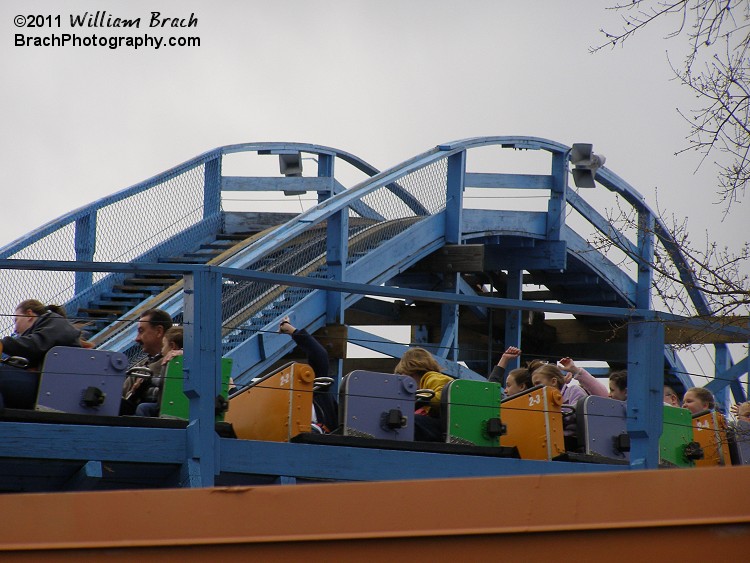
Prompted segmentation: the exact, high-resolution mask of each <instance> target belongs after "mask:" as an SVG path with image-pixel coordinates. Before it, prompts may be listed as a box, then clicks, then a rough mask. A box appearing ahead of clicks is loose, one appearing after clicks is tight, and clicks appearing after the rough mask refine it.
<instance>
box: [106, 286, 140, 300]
mask: <svg viewBox="0 0 750 563" xmlns="http://www.w3.org/2000/svg"><path fill="white" fill-rule="evenodd" d="M117 287H120V288H123V291H126V292H127V293H120V292H116V291H108V292H106V293H102V299H112V300H117V301H125V302H130V301H134V302H138V301H141V300H143V299H146V298H147V297H151V293H149V292H146V291H143V287H134V286H132V290H129V289H124V288H125V286H115V288H117Z"/></svg>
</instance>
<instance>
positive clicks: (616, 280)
mask: <svg viewBox="0 0 750 563" xmlns="http://www.w3.org/2000/svg"><path fill="white" fill-rule="evenodd" d="M563 239H564V240H565V242H566V244H567V245H568V252H569V253H570V254H572V255H575V257H576V258H577V259H579V260H581V261H582V262H584V263H585V264H586V265H587V266H588V267H589V268H591V269H592V270H593V271H594V273H595V274H596V275H597V276H598V277H599V278H600V279H601V280H603V281H605V282H606V283H607V284H608V286H609V287H610V288H612V289H613V290H614V291H616V292H617V293H618V294H619V295H621V296H622V297H623V298H624V299H625V300H626V301H627V302H629V303H632V304H633V305H635V292H636V283H635V282H634V281H633V279H632V278H630V276H628V275H627V274H626V273H625V272H623V271H622V270H621V269H620V268H618V267H617V265H616V264H614V263H613V262H612V261H610V260H609V259H608V258H607V257H606V256H604V255H603V254H600V253H599V252H597V251H596V250H595V249H594V248H593V247H592V246H591V245H590V244H589V243H588V242H586V240H585V239H584V238H583V237H581V236H580V235H579V234H578V233H576V232H575V231H573V230H572V229H571V228H569V227H567V226H566V227H565V229H564V230H563Z"/></svg>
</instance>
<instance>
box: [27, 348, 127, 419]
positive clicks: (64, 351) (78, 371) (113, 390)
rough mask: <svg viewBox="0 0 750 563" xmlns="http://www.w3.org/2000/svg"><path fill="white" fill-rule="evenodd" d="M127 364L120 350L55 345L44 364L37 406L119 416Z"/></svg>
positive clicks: (63, 410)
mask: <svg viewBox="0 0 750 563" xmlns="http://www.w3.org/2000/svg"><path fill="white" fill-rule="evenodd" d="M127 366H128V360H127V357H126V356H125V354H122V353H120V352H110V351H107V350H93V349H88V348H77V347H68V346H55V347H54V348H52V349H51V350H50V351H49V352H47V355H46V356H45V358H44V363H43V364H42V371H41V373H40V377H39V392H38V393H37V399H36V407H35V409H36V410H38V411H48V412H67V413H75V414H97V415H104V416H117V414H118V412H119V409H120V396H121V395H122V385H123V382H124V381H125V370H126V368H127Z"/></svg>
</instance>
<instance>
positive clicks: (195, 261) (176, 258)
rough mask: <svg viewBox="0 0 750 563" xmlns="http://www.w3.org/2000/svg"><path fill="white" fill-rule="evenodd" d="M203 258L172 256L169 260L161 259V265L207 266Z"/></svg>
mask: <svg viewBox="0 0 750 563" xmlns="http://www.w3.org/2000/svg"><path fill="white" fill-rule="evenodd" d="M205 262H206V260H205V259H203V258H188V257H185V256H170V257H169V258H159V263H161V264H205Z"/></svg>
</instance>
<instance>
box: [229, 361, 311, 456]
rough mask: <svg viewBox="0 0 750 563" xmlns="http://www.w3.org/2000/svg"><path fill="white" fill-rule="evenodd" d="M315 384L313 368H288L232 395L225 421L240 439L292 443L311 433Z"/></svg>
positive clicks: (288, 365) (286, 366)
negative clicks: (306, 433) (305, 433)
mask: <svg viewBox="0 0 750 563" xmlns="http://www.w3.org/2000/svg"><path fill="white" fill-rule="evenodd" d="M314 380H315V373H314V372H313V370H312V368H311V367H310V366H309V365H307V364H300V363H296V362H293V363H289V364H286V365H285V366H282V367H281V368H279V369H277V370H274V371H273V372H271V373H269V374H267V375H265V376H263V377H261V378H259V379H257V380H254V381H253V382H252V383H251V384H250V385H248V386H247V387H245V388H244V389H242V390H241V391H239V392H238V393H236V394H234V395H232V396H231V397H230V399H229V410H228V411H227V413H226V417H225V420H226V422H229V423H231V425H232V427H233V428H234V432H235V434H236V435H237V437H238V438H241V439H244V440H265V441H269V442H288V441H289V440H290V439H291V438H293V437H294V436H296V435H297V434H300V433H302V432H310V421H311V418H312V410H313V406H312V399H313V384H314Z"/></svg>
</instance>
